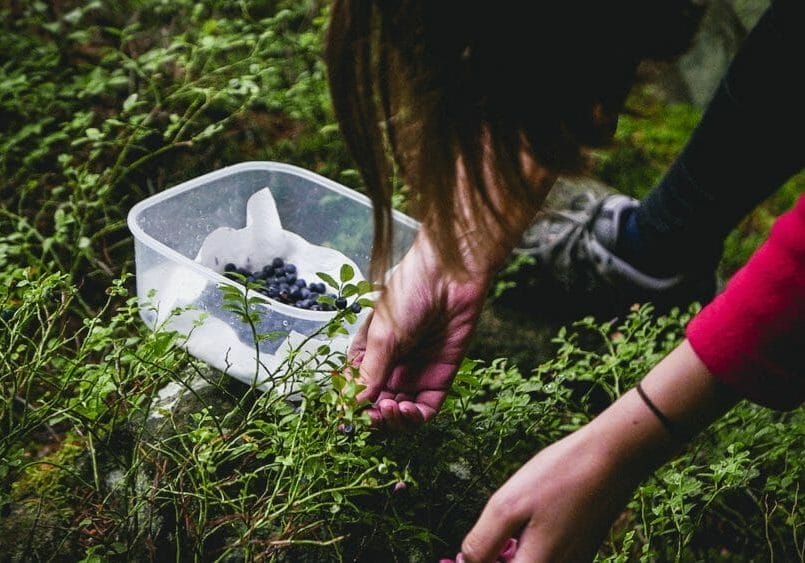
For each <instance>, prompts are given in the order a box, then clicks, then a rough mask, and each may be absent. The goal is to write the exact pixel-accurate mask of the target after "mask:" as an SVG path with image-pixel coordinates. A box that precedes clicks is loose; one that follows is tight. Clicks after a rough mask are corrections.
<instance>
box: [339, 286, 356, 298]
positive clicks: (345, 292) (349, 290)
mask: <svg viewBox="0 0 805 563" xmlns="http://www.w3.org/2000/svg"><path fill="white" fill-rule="evenodd" d="M357 293H358V288H357V286H356V285H355V284H351V283H348V284H346V285H345V286H344V287H342V288H341V296H342V297H352V296H353V295H356V294H357Z"/></svg>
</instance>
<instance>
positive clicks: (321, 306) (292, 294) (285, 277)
mask: <svg viewBox="0 0 805 563" xmlns="http://www.w3.org/2000/svg"><path fill="white" fill-rule="evenodd" d="M296 272H297V270H296V265H294V264H291V263H290V262H286V261H285V260H283V259H282V258H279V257H277V258H274V260H272V261H271V264H266V265H265V266H264V267H263V268H262V269H260V270H256V271H254V272H250V271H249V270H247V269H245V268H239V267H238V266H236V265H235V264H232V263H229V264H227V265H226V266H224V275H225V276H227V277H229V278H230V279H235V280H236V281H241V280H240V279H239V278H236V277H235V276H233V275H231V274H238V275H239V276H243V278H245V280H246V283H249V284H258V285H259V286H260V287H258V288H257V291H258V292H259V293H262V294H263V295H265V296H266V297H270V298H271V299H276V300H277V301H279V302H280V303H285V304H287V305H293V306H294V307H298V308H300V309H308V310H310V311H334V310H336V309H346V308H347V300H346V298H345V297H342V296H337V295H335V294H333V293H328V292H327V287H326V286H325V285H324V283H321V282H320V283H315V282H314V283H310V284H309V283H307V282H306V281H305V280H303V279H302V278H299V277H297V276H296ZM323 295H326V296H328V297H330V298H332V300H333V301H334V302H335V307H333V306H332V305H330V304H329V303H322V302H320V301H319V297H321V296H323ZM349 309H350V310H351V311H352V312H353V313H360V311H361V306H360V305H359V304H358V303H353V304H352V305H350V306H349Z"/></svg>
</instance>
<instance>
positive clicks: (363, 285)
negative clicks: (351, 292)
mask: <svg viewBox="0 0 805 563" xmlns="http://www.w3.org/2000/svg"><path fill="white" fill-rule="evenodd" d="M373 289H374V288H373V287H372V282H370V281H369V280H361V281H359V282H358V293H360V294H361V295H363V294H365V293H369V292H370V291H372V290H373Z"/></svg>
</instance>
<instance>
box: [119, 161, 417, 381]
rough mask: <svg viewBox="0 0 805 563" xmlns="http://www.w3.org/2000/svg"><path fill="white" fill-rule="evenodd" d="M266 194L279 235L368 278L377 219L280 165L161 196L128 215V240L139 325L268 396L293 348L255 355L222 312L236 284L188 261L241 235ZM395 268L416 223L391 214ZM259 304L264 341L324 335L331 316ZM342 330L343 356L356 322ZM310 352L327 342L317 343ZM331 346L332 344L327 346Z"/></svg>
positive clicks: (317, 179)
mask: <svg viewBox="0 0 805 563" xmlns="http://www.w3.org/2000/svg"><path fill="white" fill-rule="evenodd" d="M266 187H268V188H269V189H270V190H271V193H272V195H273V197H274V200H275V202H276V204H277V209H278V212H279V217H280V221H281V223H282V227H283V228H284V229H285V230H287V231H291V232H293V233H296V234H298V235H300V236H302V237H303V238H304V239H306V240H307V241H308V242H310V243H312V244H315V245H321V246H327V247H330V248H334V249H336V250H338V251H340V252H342V253H343V254H344V255H346V256H347V257H348V258H350V259H351V260H352V261H353V262H354V263H355V264H356V265H357V266H358V268H359V269H360V270H361V274H362V275H363V277H368V272H369V262H370V256H371V247H372V234H373V219H372V206H371V202H370V200H369V199H368V198H367V197H366V196H364V195H362V194H359V193H357V192H355V191H354V190H351V189H349V188H346V187H344V186H342V185H340V184H337V183H335V182H333V181H331V180H328V179H327V178H324V177H322V176H319V175H318V174H314V173H312V172H310V171H307V170H304V169H302V168H299V167H296V166H291V165H288V164H281V163H276V162H245V163H241V164H237V165H234V166H229V167H227V168H223V169H221V170H218V171H216V172H212V173H210V174H205V175H204V176H200V177H198V178H195V179H193V180H190V181H187V182H184V183H182V184H180V185H178V186H175V187H173V188H170V189H167V190H165V191H163V192H161V193H159V194H157V195H154V196H152V197H149V198H148V199H146V200H143V201H141V202H139V203H138V204H137V205H135V206H134V207H133V208H132V209H131V211H130V212H129V215H128V225H129V229H130V230H131V232H132V234H133V235H134V250H135V264H136V278H137V295H138V298H139V301H140V314H141V317H142V319H143V321H144V322H145V323H146V324H147V325H148V326H149V327H150V328H152V329H157V328H167V329H170V330H174V331H176V332H178V333H180V334H182V335H183V336H184V337H183V338H182V340H181V342H182V343H183V345H184V346H185V347H186V348H187V350H188V351H189V352H190V353H191V354H193V355H194V356H196V357H198V358H200V359H202V360H204V361H205V362H207V363H209V364H210V365H212V366H214V367H216V368H218V369H220V370H222V371H225V372H227V373H229V374H230V375H232V376H234V377H236V378H238V379H240V380H242V381H244V382H246V383H255V382H257V384H258V386H261V387H265V386H266V385H267V384H268V382H267V381H266V380H267V379H268V378H270V377H272V376H273V374H272V368H273V367H276V366H277V365H278V363H279V362H281V361H282V359H283V357H284V355H285V354H287V351H288V349H289V346H290V345H291V344H294V342H298V341H299V338H297V339H296V340H295V341H294V339H291V340H290V341H288V340H285V339H283V338H274V339H268V340H263V341H260V342H259V351H258V350H257V349H256V347H255V339H254V337H253V333H252V327H250V326H249V325H248V324H247V323H244V322H243V321H242V320H241V319H240V318H238V316H237V315H235V314H234V313H232V312H230V311H228V310H226V309H225V308H224V307H223V305H224V300H223V294H222V292H221V289H220V285H221V284H223V283H229V284H230V285H231V284H232V282H231V281H229V280H228V279H227V278H225V277H224V276H223V273H222V272H223V268H224V265H223V264H222V265H221V266H220V271H214V270H213V269H210V268H206V267H204V266H202V265H201V264H200V263H198V262H196V261H195V260H194V259H195V258H196V256H197V255H198V252H199V249H200V248H201V245H202V244H203V242H204V240H205V239H206V237H207V235H209V234H210V233H211V232H213V231H214V230H216V229H218V228H220V227H231V228H234V229H241V228H243V227H244V226H245V221H246V202H247V201H248V200H249V198H250V197H251V196H252V195H253V194H255V192H257V191H259V190H262V189H263V188H266ZM393 221H394V233H395V239H394V244H393V262H394V263H395V264H396V263H397V261H399V259H401V258H402V256H403V255H404V254H405V252H406V251H407V250H408V248H409V247H410V246H411V244H412V242H413V239H414V236H415V235H416V230H417V228H418V223H417V222H416V221H414V220H413V219H411V218H409V217H407V216H405V215H403V214H402V213H399V212H394V213H393ZM260 297H261V298H262V299H264V306H263V307H262V308H261V311H260V315H259V318H260V320H259V323H258V325H257V326H256V327H255V328H256V329H257V332H258V333H260V334H269V333H274V332H280V333H284V334H289V335H297V336H300V335H301V336H305V337H307V336H309V335H315V334H317V333H319V332H320V329H321V327H322V326H323V325H324V324H326V323H327V322H328V321H329V320H330V318H331V317H332V315H333V314H334V313H327V312H316V311H308V310H304V309H298V308H295V307H293V306H290V305H286V304H283V303H280V302H278V301H274V300H271V299H269V298H267V297H265V298H263V297H262V296H260ZM366 313H367V311H366V309H364V311H363V312H362V313H361V315H359V317H360V318H359V321H358V322H356V323H354V324H353V325H349V326H348V327H347V328H348V330H349V332H350V335H349V337H347V338H346V339H341V341H340V342H339V343H338V345H337V346H335V348H336V349H338V348H339V347H340V348H343V349H345V348H346V346H348V341H349V340H350V339H351V337H352V335H354V333H355V331H357V329H358V326H359V324H360V320H361V319H362V318H363V317H364V316H365V314H366ZM317 339H318V340H317V341H316V342H314V343H313V344H315V345H317V346H318V345H321V344H322V343H323V341H324V340H326V338H325V337H324V336H317ZM328 343H329V342H328Z"/></svg>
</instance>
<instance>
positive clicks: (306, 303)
mask: <svg viewBox="0 0 805 563" xmlns="http://www.w3.org/2000/svg"><path fill="white" fill-rule="evenodd" d="M312 305H313V303H311V302H310V299H301V300H299V301H297V302H296V306H297V307H299V308H300V309H310V307H311V306H312Z"/></svg>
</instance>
